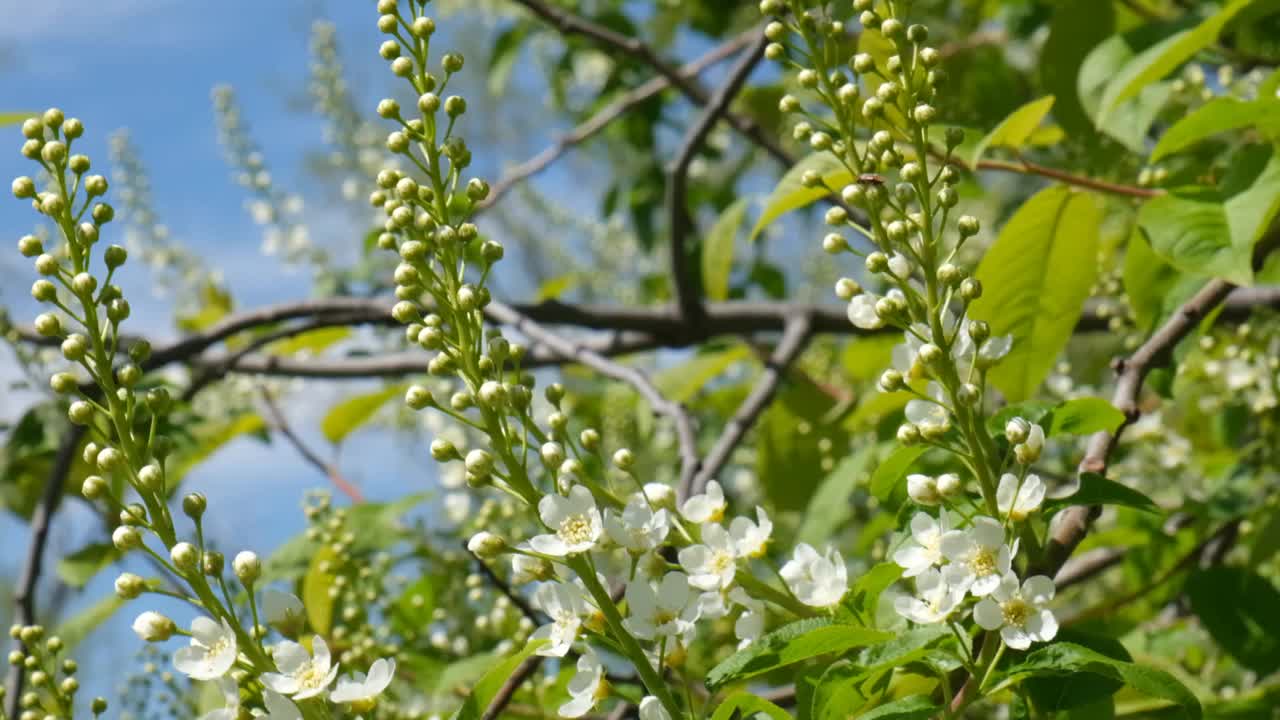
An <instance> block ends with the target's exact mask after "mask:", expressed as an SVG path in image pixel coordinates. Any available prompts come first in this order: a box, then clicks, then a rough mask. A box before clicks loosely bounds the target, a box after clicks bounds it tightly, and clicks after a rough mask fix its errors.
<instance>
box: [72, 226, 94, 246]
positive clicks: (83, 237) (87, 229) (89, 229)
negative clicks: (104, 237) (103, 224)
mask: <svg viewBox="0 0 1280 720" xmlns="http://www.w3.org/2000/svg"><path fill="white" fill-rule="evenodd" d="M76 237H78V238H80V241H81V242H83V243H84V244H85V245H92V244H94V243H96V242H98V226H97V225H94V224H93V223H80V225H78V226H77V227H76Z"/></svg>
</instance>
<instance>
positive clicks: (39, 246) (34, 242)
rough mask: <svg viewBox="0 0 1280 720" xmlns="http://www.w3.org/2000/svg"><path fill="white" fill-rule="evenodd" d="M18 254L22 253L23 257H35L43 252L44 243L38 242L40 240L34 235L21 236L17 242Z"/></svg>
mask: <svg viewBox="0 0 1280 720" xmlns="http://www.w3.org/2000/svg"><path fill="white" fill-rule="evenodd" d="M18 252H20V253H22V256H23V257H36V256H37V255H39V254H41V253H43V252H44V243H42V242H40V238H38V237H36V236H35V235H23V236H22V239H20V240H18Z"/></svg>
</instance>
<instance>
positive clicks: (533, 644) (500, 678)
mask: <svg viewBox="0 0 1280 720" xmlns="http://www.w3.org/2000/svg"><path fill="white" fill-rule="evenodd" d="M546 642H547V641H546V640H530V641H529V643H528V644H526V645H525V646H524V649H522V650H520V652H517V653H515V654H513V655H511V656H510V657H508V658H506V659H504V660H503V661H502V662H500V663H498V664H497V665H494V666H493V667H492V669H490V670H489V672H487V673H485V674H484V675H483V676H482V677H481V678H480V681H479V682H477V683H476V685H475V687H474V688H472V689H471V692H470V694H468V695H467V699H466V701H465V702H463V703H462V707H460V708H458V711H457V712H455V713H454V714H453V717H452V718H451V720H479V718H480V716H481V715H482V714H484V711H485V710H486V709H488V707H489V703H490V702H492V701H493V697H494V696H495V695H497V694H498V691H499V690H501V689H502V686H503V684H504V683H506V682H507V679H508V678H510V677H511V674H512V673H514V672H515V670H516V668H517V667H519V665H520V663H523V662H524V661H525V660H527V659H529V657H530V656H532V655H533V654H534V653H535V652H536V651H537V650H538V648H539V647H541V646H543V645H545V644H546Z"/></svg>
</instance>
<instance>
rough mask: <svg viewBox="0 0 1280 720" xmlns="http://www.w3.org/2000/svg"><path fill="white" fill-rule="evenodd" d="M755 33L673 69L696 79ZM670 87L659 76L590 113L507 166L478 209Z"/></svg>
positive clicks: (752, 37)
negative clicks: (540, 148) (535, 151)
mask: <svg viewBox="0 0 1280 720" xmlns="http://www.w3.org/2000/svg"><path fill="white" fill-rule="evenodd" d="M756 34H757V33H756V31H755V30H752V31H750V32H745V33H742V34H741V35H739V36H738V37H736V38H733V39H732V40H729V41H728V42H725V43H722V44H720V45H718V46H716V47H715V48H712V49H711V50H710V51H708V52H707V53H706V54H704V55H702V56H701V57H699V58H697V59H696V60H693V61H692V62H690V63H688V64H686V65H683V66H682V67H681V68H680V69H679V70H678V71H677V72H678V73H679V74H680V76H681V77H684V78H688V79H693V78H696V77H697V76H698V74H699V73H701V72H702V71H703V70H706V69H707V68H708V67H710V66H712V65H714V64H716V63H718V62H720V61H722V60H724V59H725V58H727V57H729V56H730V55H732V54H734V53H736V52H738V51H739V50H741V49H742V48H743V47H745V46H747V45H748V44H750V43H751V41H752V40H754V39H755V37H756ZM670 87H671V81H670V80H669V79H667V78H665V77H663V76H661V75H659V76H658V77H655V78H653V79H652V80H650V81H648V82H646V83H645V84H643V85H641V86H639V87H637V88H636V89H634V90H632V91H631V92H628V93H627V94H626V95H623V96H622V97H620V98H618V99H617V100H614V101H613V102H611V103H609V104H608V105H606V106H605V107H603V108H601V109H600V111H599V112H597V113H596V114H595V115H592V116H591V117H590V118H588V119H587V120H586V121H585V122H583V123H582V124H581V125H578V126H577V127H575V128H574V129H573V130H571V131H569V132H568V133H565V134H564V135H562V136H560V138H559V139H557V140H556V141H555V142H554V143H552V144H551V145H550V146H549V147H547V148H546V149H545V150H543V151H542V152H540V153H538V154H537V155H534V156H533V157H531V158H529V159H528V160H526V161H524V162H523V163H521V164H519V165H516V166H515V167H513V168H509V169H508V170H507V171H506V173H504V174H503V176H502V179H500V180H499V181H498V182H497V183H495V184H494V186H493V188H492V189H491V190H490V192H489V197H487V198H485V199H484V202H482V203H480V205H479V206H478V208H479V209H480V210H484V209H487V208H489V207H492V206H493V205H494V204H496V203H497V202H498V201H499V200H501V199H502V197H503V196H504V195H506V194H507V192H509V191H510V190H511V189H512V188H513V187H515V186H516V185H518V184H520V183H522V182H524V181H525V180H528V179H529V178H531V177H533V176H534V175H537V174H538V173H540V172H542V171H543V170H545V169H547V168H548V167H550V166H551V164H552V163H554V162H555V161H556V160H559V159H560V157H561V156H562V155H564V154H565V153H566V152H568V151H569V150H570V149H572V148H573V147H575V146H577V145H580V144H581V143H583V142H585V141H586V140H588V139H589V138H591V137H592V136H594V135H595V134H596V133H598V132H600V131H601V130H603V129H604V128H606V127H608V126H609V125H610V124H611V123H613V122H614V121H615V120H617V119H618V118H620V117H622V116H623V115H625V114H626V113H627V112H628V111H630V110H631V109H632V108H634V107H636V106H637V105H640V104H641V103H643V102H645V101H646V100H648V99H649V98H651V97H653V96H655V95H657V94H659V93H661V92H662V91H664V90H666V89H668V88H670Z"/></svg>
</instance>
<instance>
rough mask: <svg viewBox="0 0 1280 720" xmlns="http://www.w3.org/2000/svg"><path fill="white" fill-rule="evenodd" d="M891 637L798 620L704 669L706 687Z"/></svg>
mask: <svg viewBox="0 0 1280 720" xmlns="http://www.w3.org/2000/svg"><path fill="white" fill-rule="evenodd" d="M893 637H894V636H893V633H887V632H880V631H879V630H871V629H869V628H864V627H860V626H858V625H843V624H838V623H835V622H833V621H832V620H831V619H830V618H811V619H809V620H800V621H798V622H793V623H791V624H789V625H783V626H782V627H780V628H778V629H777V630H774V631H773V632H770V633H768V634H766V635H764V636H763V637H761V638H760V639H759V640H757V641H756V642H754V643H752V644H751V645H749V646H747V647H746V648H743V649H742V650H739V651H738V652H736V653H734V654H733V655H730V656H729V657H728V658H726V659H725V660H724V661H723V662H721V663H720V664H719V665H716V666H715V667H714V668H712V669H711V672H709V673H707V687H708V688H709V689H711V690H716V689H718V688H720V687H723V686H724V685H726V684H727V683H730V682H734V681H737V680H746V679H747V678H752V677H755V676H756V675H760V674H762V673H766V672H769V671H770V670H775V669H777V668H780V667H786V666H788V665H794V664H795V663H798V662H801V661H803V660H808V659H809V658H813V657H817V656H819V655H826V654H827V653H845V652H848V651H849V650H852V649H854V648H858V647H866V646H867V645H874V644H876V643H881V642H884V641H886V640H890V639H892V638H893Z"/></svg>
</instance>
